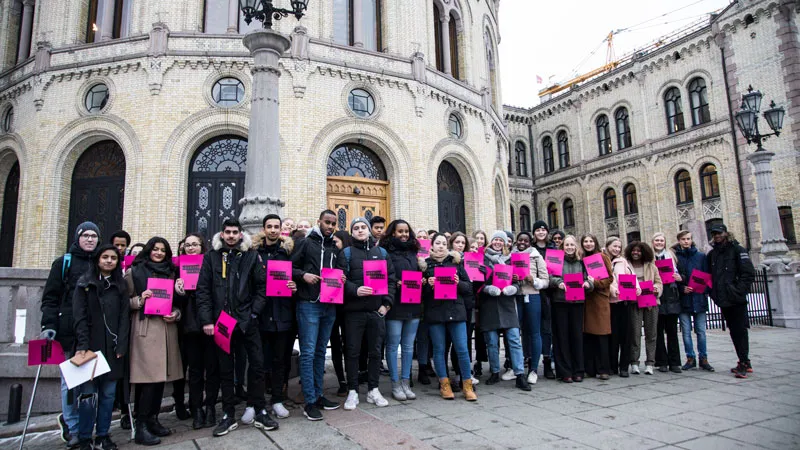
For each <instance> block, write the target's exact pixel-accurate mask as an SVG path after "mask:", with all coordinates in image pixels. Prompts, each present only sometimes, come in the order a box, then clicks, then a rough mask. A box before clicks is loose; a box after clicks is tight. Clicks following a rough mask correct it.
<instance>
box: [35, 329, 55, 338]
mask: <svg viewBox="0 0 800 450" xmlns="http://www.w3.org/2000/svg"><path fill="white" fill-rule="evenodd" d="M55 338H56V330H51V329H49V328H48V329H46V330H42V333H41V334H39V339H47V340H48V341H52V340H53V339H55Z"/></svg>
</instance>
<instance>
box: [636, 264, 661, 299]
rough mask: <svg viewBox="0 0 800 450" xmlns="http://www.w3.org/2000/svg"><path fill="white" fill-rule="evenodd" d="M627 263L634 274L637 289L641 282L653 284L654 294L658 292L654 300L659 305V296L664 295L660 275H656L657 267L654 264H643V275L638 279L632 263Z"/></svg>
mask: <svg viewBox="0 0 800 450" xmlns="http://www.w3.org/2000/svg"><path fill="white" fill-rule="evenodd" d="M628 263H629V264H630V265H631V268H633V270H634V273H635V274H636V281H637V282H638V283H639V287H641V283H642V281H652V282H653V290H654V293H655V292H656V291H657V292H658V294H656V300H657V301H658V304H659V305H660V304H661V295H662V294H663V293H664V289H663V288H664V284H663V283H662V281H661V275H660V274H659V273H658V267H656V265H655V263H652V262H649V263H644V265H642V274H643V276H642V277H639V274H638V273H636V268H635V267H633V263H631V262H630V261H628Z"/></svg>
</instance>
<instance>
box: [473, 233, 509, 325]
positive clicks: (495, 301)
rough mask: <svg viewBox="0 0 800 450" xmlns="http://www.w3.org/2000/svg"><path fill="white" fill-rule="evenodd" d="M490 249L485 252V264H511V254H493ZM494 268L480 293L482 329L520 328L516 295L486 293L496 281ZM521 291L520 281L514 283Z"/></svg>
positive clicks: (479, 311) (491, 265)
mask: <svg viewBox="0 0 800 450" xmlns="http://www.w3.org/2000/svg"><path fill="white" fill-rule="evenodd" d="M490 251H491V250H490V249H489V248H487V249H486V253H485V254H484V260H483V262H484V265H486V267H487V268H489V269H493V268H494V266H495V264H496V263H497V264H510V259H511V258H510V256H507V255H506V256H504V255H491V254H490ZM494 275H495V274H494V270H492V273H491V274H489V276H487V277H486V282H485V284H484V288H483V290H482V291H481V293H480V302H481V303H480V309H479V310H478V317H479V318H478V320H479V321H480V327H481V330H482V331H492V330H505V329H508V328H519V316H518V314H517V299H516V293H515V294H514V295H505V294H503V293H501V294H500V295H498V296H496V297H494V296H491V295H489V294H488V293H486V286H491V285H492V284H493V282H494ZM511 286H514V287H515V288H516V289H517V291H518V292H519V283H518V282H515V283H512V284H511Z"/></svg>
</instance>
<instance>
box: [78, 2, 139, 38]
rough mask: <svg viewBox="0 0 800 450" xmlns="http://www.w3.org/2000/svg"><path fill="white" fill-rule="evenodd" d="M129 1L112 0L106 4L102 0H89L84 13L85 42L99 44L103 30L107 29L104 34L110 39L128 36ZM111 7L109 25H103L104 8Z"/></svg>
mask: <svg viewBox="0 0 800 450" xmlns="http://www.w3.org/2000/svg"><path fill="white" fill-rule="evenodd" d="M131 3H132V2H131V1H130V0H113V1H111V2H106V1H102V0H89V5H88V8H87V9H86V12H87V13H88V16H86V42H87V43H92V42H99V41H100V40H101V38H102V35H103V30H104V29H106V28H107V29H108V31H107V32H106V34H107V35H109V36H110V37H111V39H118V38H120V37H125V36H128V34H130V30H129V28H130V14H131ZM108 6H110V7H111V14H110V17H111V22H110V23H109V24H104V23H103V18H105V17H106V11H105V8H106V7H108Z"/></svg>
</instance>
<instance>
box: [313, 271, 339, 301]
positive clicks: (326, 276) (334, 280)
mask: <svg viewBox="0 0 800 450" xmlns="http://www.w3.org/2000/svg"><path fill="white" fill-rule="evenodd" d="M342 276H344V272H342V270H341V269H328V268H327V267H326V268H323V269H322V271H321V273H320V277H321V278H322V281H320V285H319V301H320V302H321V303H334V304H337V305H341V304H342V303H344V283H343V282H342Z"/></svg>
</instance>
